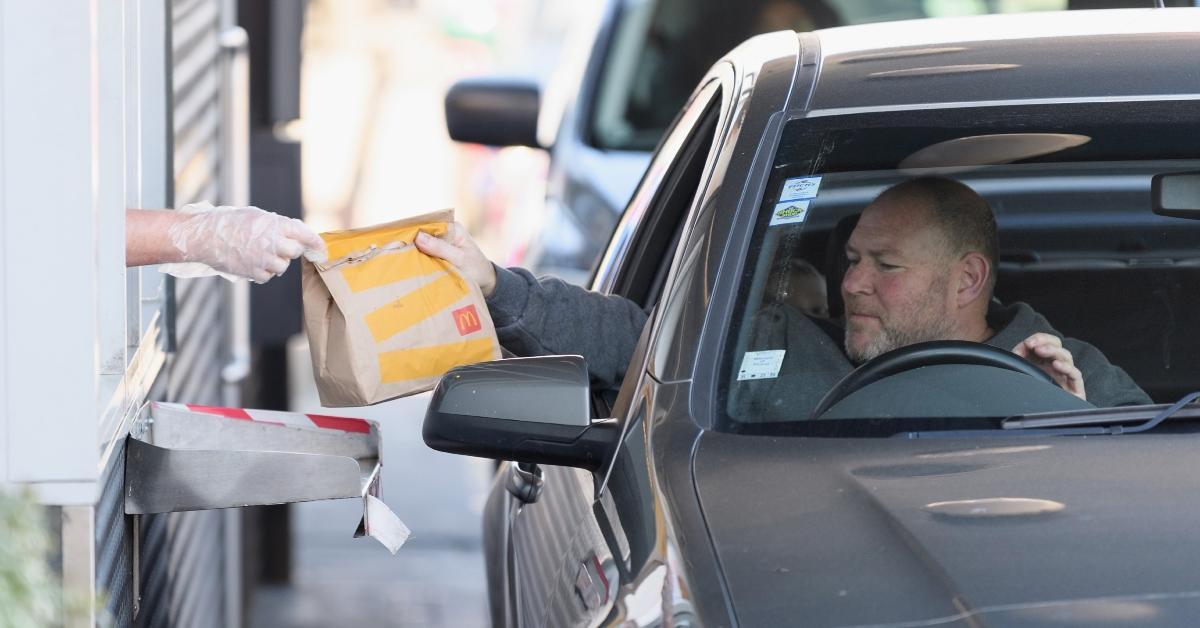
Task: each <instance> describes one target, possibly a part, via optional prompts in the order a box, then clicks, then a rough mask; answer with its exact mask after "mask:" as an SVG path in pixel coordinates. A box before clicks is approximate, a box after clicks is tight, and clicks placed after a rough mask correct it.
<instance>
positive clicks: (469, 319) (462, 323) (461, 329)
mask: <svg viewBox="0 0 1200 628" xmlns="http://www.w3.org/2000/svg"><path fill="white" fill-rule="evenodd" d="M450 314H451V316H453V317H454V325H455V326H456V327H458V335H460V336H466V335H467V334H471V333H474V332H477V331H479V330H480V329H482V328H483V325H482V323H481V322H480V321H479V312H478V311H476V310H475V306H474V305H468V306H466V307H460V308H458V309H457V310H454V311H453V312H451V313H450Z"/></svg>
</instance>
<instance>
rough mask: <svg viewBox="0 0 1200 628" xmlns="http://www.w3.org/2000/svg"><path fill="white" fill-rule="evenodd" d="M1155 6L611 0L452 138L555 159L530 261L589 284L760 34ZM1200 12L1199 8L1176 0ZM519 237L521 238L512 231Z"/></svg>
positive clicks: (467, 89) (495, 93)
mask: <svg viewBox="0 0 1200 628" xmlns="http://www.w3.org/2000/svg"><path fill="white" fill-rule="evenodd" d="M1153 4H1154V0H1004V1H1001V0H747V1H745V2H728V1H726V0H603V2H602V10H601V11H600V15H599V16H598V17H593V16H587V17H583V18H581V21H584V22H587V23H588V24H587V26H586V27H584V28H583V29H582V30H584V31H585V32H586V34H585V35H583V36H579V37H572V40H573V42H574V43H573V45H575V46H576V49H575V50H568V51H567V53H566V54H565V55H564V59H563V62H562V68H561V69H560V71H559V72H558V75H557V76H556V77H555V78H554V79H553V80H552V81H551V83H550V84H549V85H548V86H547V88H546V89H545V90H543V89H542V88H541V87H540V86H539V85H538V84H537V83H536V82H534V81H531V80H526V79H513V78H496V77H487V78H478V79H466V80H463V81H460V82H458V83H456V84H455V85H454V86H453V87H452V88H451V89H450V90H449V92H448V93H447V95H446V122H447V126H448V129H449V132H450V136H451V137H452V138H453V139H455V140H458V141H461V142H472V143H478V144H485V145H489V146H531V147H538V148H545V149H547V150H548V151H550V171H549V175H548V182H547V193H546V200H545V204H544V207H543V208H542V211H541V215H539V216H536V217H532V218H530V217H525V216H523V217H522V219H532V220H533V221H534V222H535V223H537V225H538V228H537V230H536V235H535V236H534V238H533V241H532V242H530V243H528V244H524V245H522V246H521V248H525V249H527V253H526V255H525V258H524V259H522V260H519V261H520V263H521V264H522V265H524V266H527V267H529V268H531V269H533V270H535V271H537V272H539V273H548V274H554V275H557V276H560V277H563V278H564V279H567V280H570V281H573V282H575V283H579V284H586V283H587V282H588V280H589V278H590V277H591V273H592V270H593V267H594V266H595V264H596V262H597V261H598V260H599V257H600V254H601V253H602V252H603V247H604V245H605V244H606V243H607V242H608V239H609V236H610V235H611V234H612V232H613V229H614V228H615V227H616V225H617V221H618V220H619V219H620V214H621V211H622V210H623V208H624V207H625V203H626V202H627V201H628V200H629V197H630V195H631V194H632V192H633V190H634V188H635V187H636V185H637V183H638V181H639V180H640V179H641V177H642V173H643V172H644V171H645V169H646V165H647V164H648V163H649V161H650V154H651V151H653V150H654V148H655V146H656V145H657V144H658V141H659V139H660V138H661V137H662V135H663V132H664V131H665V130H666V128H667V127H668V125H669V124H670V123H671V121H672V120H673V119H674V118H675V115H676V113H677V112H678V111H679V109H680V107H682V106H683V104H684V102H685V100H686V99H687V97H688V95H689V94H690V93H691V90H692V88H693V87H694V86H695V84H696V81H698V80H700V77H701V76H703V74H704V72H705V71H706V70H708V68H709V67H710V66H711V65H712V64H713V63H714V62H715V61H716V60H717V59H718V58H719V57H720V55H721V54H723V53H724V52H726V51H727V50H729V49H731V48H733V47H734V46H735V45H737V44H738V43H740V42H741V41H743V40H745V39H747V38H749V37H750V36H752V35H755V34H758V33H764V32H771V31H778V30H797V31H807V30H812V29H816V28H828V27H832V26H841V25H850V24H863V23H868V22H884V21H892V20H905V19H914V18H924V17H943V16H952V15H970V14H980V13H1005V12H1024V11H1039V10H1064V9H1072V10H1074V9H1110V8H1125V7H1128V8H1137V7H1149V6H1153ZM1165 4H1166V5H1167V6H1193V5H1196V4H1197V0H1165ZM506 231H510V232H511V231H513V230H506Z"/></svg>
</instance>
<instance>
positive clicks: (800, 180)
mask: <svg viewBox="0 0 1200 628" xmlns="http://www.w3.org/2000/svg"><path fill="white" fill-rule="evenodd" d="M820 189H821V177H796V178H794V179H788V180H787V181H784V182H783V191H782V192H780V193H779V202H781V203H782V202H783V201H795V200H799V199H802V198H817V191H818V190H820Z"/></svg>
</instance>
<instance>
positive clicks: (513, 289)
mask: <svg viewBox="0 0 1200 628" xmlns="http://www.w3.org/2000/svg"><path fill="white" fill-rule="evenodd" d="M487 306H488V311H489V312H490V313H491V315H492V322H493V323H494V324H495V325H496V335H497V336H498V337H499V339H500V344H501V346H503V347H504V348H505V349H507V350H509V351H511V352H512V353H514V354H516V355H518V356H535V355H556V354H575V355H581V356H583V358H584V359H585V360H587V364H588V371H589V373H590V374H591V377H592V381H593V382H594V383H595V384H597V385H600V386H604V387H608V388H616V387H617V386H619V385H620V383H621V378H622V377H624V375H625V370H626V369H627V368H628V367H629V360H630V358H631V357H632V354H633V348H634V346H635V345H636V344H637V341H638V337H639V336H641V333H642V327H643V326H644V325H645V324H646V313H645V312H643V311H642V309H641V307H639V306H638V305H637V304H636V303H634V302H633V301H630V300H629V299H626V298H624V297H619V296H614V295H605V294H600V293H598V292H592V291H590V290H585V289H583V288H580V287H579V286H575V285H571V284H569V283H567V282H565V281H563V280H561V279H557V278H554V277H539V278H535V277H534V276H533V274H532V273H530V272H529V271H527V270H525V269H523V268H512V269H508V268H501V267H499V266H497V267H496V289H495V290H494V291H493V292H492V296H490V297H488V299H487Z"/></svg>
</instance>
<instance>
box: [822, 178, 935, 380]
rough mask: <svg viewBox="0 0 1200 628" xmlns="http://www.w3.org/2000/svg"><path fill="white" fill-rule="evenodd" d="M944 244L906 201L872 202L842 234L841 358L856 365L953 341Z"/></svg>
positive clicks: (917, 210) (922, 212)
mask: <svg viewBox="0 0 1200 628" xmlns="http://www.w3.org/2000/svg"><path fill="white" fill-rule="evenodd" d="M945 246H946V245H945V242H944V238H943V237H942V236H941V234H940V233H939V232H938V230H937V228H936V227H933V226H931V225H930V224H929V219H928V218H927V215H926V212H925V211H924V210H923V209H922V208H920V207H917V206H914V205H912V204H910V203H904V202H896V201H891V202H888V201H884V202H880V201H876V202H875V203H872V204H871V205H869V206H867V208H866V209H865V210H863V213H862V217H861V218H860V219H859V221H858V226H856V227H855V228H854V232H853V233H851V234H850V240H849V241H848V242H847V244H846V255H847V257H848V258H849V260H850V267H849V268H848V269H847V271H846V276H845V278H844V279H843V280H842V298H843V299H844V300H845V303H846V354H847V355H848V356H849V357H850V359H851V360H852V361H854V362H856V363H858V362H865V361H867V360H870V359H871V358H874V357H875V356H877V355H880V354H882V353H886V352H888V351H891V350H892V349H897V348H900V347H903V346H907V345H910V344H913V343H917V342H924V341H927V340H945V339H949V338H952V337H953V330H954V313H955V301H954V291H953V290H952V289H951V283H952V282H951V279H950V269H951V266H952V262H951V260H949V259H948V258H947V255H946V253H945Z"/></svg>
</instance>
